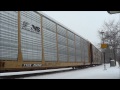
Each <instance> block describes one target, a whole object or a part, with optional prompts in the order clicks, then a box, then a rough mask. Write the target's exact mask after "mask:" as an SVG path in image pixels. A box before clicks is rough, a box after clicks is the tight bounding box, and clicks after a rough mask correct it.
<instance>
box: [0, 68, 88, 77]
mask: <svg viewBox="0 0 120 90" xmlns="http://www.w3.org/2000/svg"><path fill="white" fill-rule="evenodd" d="M86 68H89V67H82V68H77V69H72V68H67V69H54V70H43V71H42V70H41V71H38V72H34V71H33V72H32V73H29V72H28V73H23V74H21V72H20V74H17V75H16V74H12V75H0V79H22V78H25V77H32V76H40V75H48V74H54V73H62V72H70V71H76V70H80V69H86ZM13 73H19V72H13Z"/></svg>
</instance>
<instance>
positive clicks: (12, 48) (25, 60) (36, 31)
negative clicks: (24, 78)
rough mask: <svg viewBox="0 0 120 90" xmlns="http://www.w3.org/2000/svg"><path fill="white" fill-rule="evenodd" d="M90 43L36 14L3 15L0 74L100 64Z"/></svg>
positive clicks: (25, 12) (30, 12)
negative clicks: (0, 72) (2, 72)
mask: <svg viewBox="0 0 120 90" xmlns="http://www.w3.org/2000/svg"><path fill="white" fill-rule="evenodd" d="M100 60H101V52H100V51H99V50H98V49H96V48H95V47H94V46H93V45H92V44H91V43H90V42H89V41H87V40H85V39H84V38H83V37H81V36H80V35H78V34H76V33H74V32H72V31H71V30H70V29H68V28H66V27H65V26H63V25H62V24H60V23H58V22H56V21H55V20H53V19H51V18H49V17H48V16H46V15H44V14H42V13H39V12H37V11H0V71H12V70H36V69H49V68H61V67H79V66H84V65H91V64H101V62H100Z"/></svg>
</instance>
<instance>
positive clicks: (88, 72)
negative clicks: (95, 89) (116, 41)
mask: <svg viewBox="0 0 120 90" xmlns="http://www.w3.org/2000/svg"><path fill="white" fill-rule="evenodd" d="M106 68H107V70H104V65H100V66H96V67H89V68H85V69H77V70H72V71H71V68H62V69H49V70H36V71H24V72H12V73H0V76H9V75H20V74H30V73H43V72H52V71H61V70H70V71H65V72H57V73H52V74H45V75H39V76H32V77H25V78H22V79H120V67H119V65H118V63H117V65H116V66H115V67H110V64H106Z"/></svg>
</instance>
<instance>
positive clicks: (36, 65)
mask: <svg viewBox="0 0 120 90" xmlns="http://www.w3.org/2000/svg"><path fill="white" fill-rule="evenodd" d="M41 66H42V64H22V67H41Z"/></svg>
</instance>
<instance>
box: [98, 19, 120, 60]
mask: <svg viewBox="0 0 120 90" xmlns="http://www.w3.org/2000/svg"><path fill="white" fill-rule="evenodd" d="M101 31H102V32H104V37H102V36H101ZM98 33H99V37H100V39H101V41H103V40H104V42H105V43H107V44H108V48H109V49H110V50H112V52H113V56H114V60H115V62H116V59H117V57H116V56H120V55H117V53H118V48H120V22H115V21H114V20H112V21H109V22H104V24H103V26H102V28H101V29H100V30H99V31H98Z"/></svg>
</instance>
